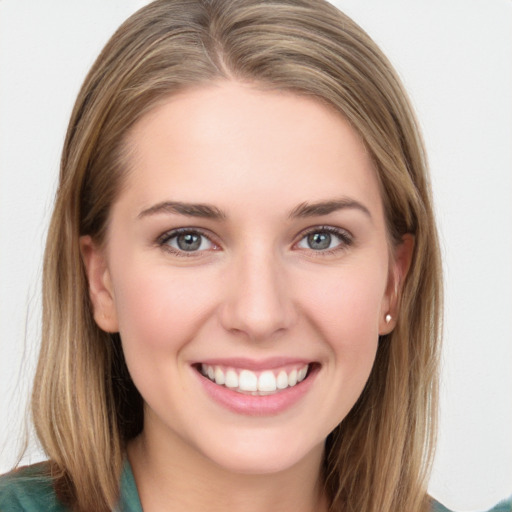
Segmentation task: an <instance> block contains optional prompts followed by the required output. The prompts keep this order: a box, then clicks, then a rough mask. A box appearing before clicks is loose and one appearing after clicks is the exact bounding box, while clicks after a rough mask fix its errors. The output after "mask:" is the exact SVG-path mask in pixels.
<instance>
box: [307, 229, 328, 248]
mask: <svg viewBox="0 0 512 512" xmlns="http://www.w3.org/2000/svg"><path fill="white" fill-rule="evenodd" d="M331 239H332V237H331V234H330V233H311V234H310V235H308V236H307V241H308V246H309V248H310V249H314V250H315V251H323V250H324V249H329V247H330V246H331Z"/></svg>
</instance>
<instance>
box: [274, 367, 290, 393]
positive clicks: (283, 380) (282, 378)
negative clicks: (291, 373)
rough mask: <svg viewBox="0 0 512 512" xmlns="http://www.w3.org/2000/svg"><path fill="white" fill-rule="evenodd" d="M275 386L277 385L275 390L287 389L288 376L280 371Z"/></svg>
mask: <svg viewBox="0 0 512 512" xmlns="http://www.w3.org/2000/svg"><path fill="white" fill-rule="evenodd" d="M276 385H277V389H285V388H287V387H288V374H287V373H286V372H285V371H284V370H281V371H280V372H279V373H278V374H277V383H276Z"/></svg>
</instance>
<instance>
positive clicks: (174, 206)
mask: <svg viewBox="0 0 512 512" xmlns="http://www.w3.org/2000/svg"><path fill="white" fill-rule="evenodd" d="M159 213H178V214H179V215H186V216H187V217H201V218H204V219H214V220H224V219H225V218H226V214H225V213H224V212H223V211H222V210H219V208H217V207H216V206H213V205H210V204H204V203H182V202H180V201H163V202H161V203H158V204H155V205H154V206H151V208H148V209H146V210H143V211H142V212H140V213H139V215H138V218H139V219H141V218H143V217H147V216H148V215H156V214H159Z"/></svg>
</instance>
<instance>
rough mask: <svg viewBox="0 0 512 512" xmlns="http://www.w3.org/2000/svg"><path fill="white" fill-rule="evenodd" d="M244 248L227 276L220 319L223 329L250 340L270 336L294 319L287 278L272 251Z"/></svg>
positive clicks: (288, 325)
mask: <svg viewBox="0 0 512 512" xmlns="http://www.w3.org/2000/svg"><path fill="white" fill-rule="evenodd" d="M247 252H251V254H247ZM247 252H244V254H243V255H240V256H239V257H238V260H237V261H236V262H235V263H234V264H233V265H232V267H231V268H230V270H229V271H228V272H229V275H228V276H226V282H225V284H226V287H225V290H224V294H223V295H224V301H223V304H222V306H221V312H220V317H221V323H222V325H223V327H224V328H225V329H226V330H228V331H230V332H232V333H236V334H238V335H242V336H244V337H245V338H247V339H249V340H252V341H265V340H272V339H274V338H275V337H276V336H278V335H279V334H283V333H284V332H285V331H287V330H289V329H290V328H291V327H292V326H293V324H294V323H295V322H296V321H297V317H298V315H297V311H296V307H295V305H294V301H293V297H292V291H291V288H290V286H289V285H290V283H289V282H288V281H289V278H288V277H287V272H286V269H285V268H284V264H283V262H281V261H280V260H279V258H278V257H276V256H275V255H272V254H271V253H270V252H267V253H265V254H262V251H258V252H256V251H247Z"/></svg>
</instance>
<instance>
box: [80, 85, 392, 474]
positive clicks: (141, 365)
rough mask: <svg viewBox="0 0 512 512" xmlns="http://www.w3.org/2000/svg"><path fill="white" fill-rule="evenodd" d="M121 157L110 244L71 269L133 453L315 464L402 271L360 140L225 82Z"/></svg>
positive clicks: (174, 110) (333, 122) (159, 120)
mask: <svg viewBox="0 0 512 512" xmlns="http://www.w3.org/2000/svg"><path fill="white" fill-rule="evenodd" d="M128 142H129V146H130V148H131V154H130V157H129V167H130V169H129V174H128V176H127V180H126V183H125V186H124V187H123V189H122V190H121V192H120V195H119V197H118V199H117V201H116V202H115V203H114V205H113V207H112V210H111V216H110V221H109V226H108V234H107V239H106V244H105V245H104V248H103V249H100V248H97V247H96V246H94V245H93V244H92V242H91V241H90V240H89V239H88V238H84V239H83V240H82V251H83V254H84V259H85V261H86V265H87V269H88V275H89V280H90V286H91V297H92V301H93V304H94V309H95V318H96V321H97V322H98V324H99V325H100V327H102V328H103V329H105V330H108V331H117V330H118V331H119V332H120V335H121V339H122V344H123V350H124V353H125V357H126V362H127V365H128V368H129V371H130V374H131V376H132V378H133V381H134V383H135V385H136V386H137V388H138V389H139V391H140V393H141V395H142V397H143V398H144V401H145V425H144V435H146V436H147V437H148V438H150V437H151V436H152V438H153V439H157V438H158V439H160V441H161V442H162V443H165V440H168V441H169V442H172V443H174V444H175V445H176V443H178V444H180V445H183V446H186V447H187V450H189V452H190V453H192V454H196V455H200V456H201V457H202V458H203V460H204V458H206V459H208V460H210V461H213V462H214V463H216V464H217V465H220V466H221V467H224V468H227V469H229V470H232V471H237V472H249V473H269V472H275V471H279V470H283V469H286V468H288V467H291V466H293V465H294V464H296V463H298V462H299V461H301V460H303V459H305V458H306V457H307V456H309V455H311V454H321V452H322V449H323V443H324V440H325V438H326V436H327V435H328V434H329V432H331V431H332V430H333V429H334V428H335V427H336V425H338V424H339V423H340V422H341V421H342V420H343V418H344V417H345V416H346V415H347V413H348V412H349V410H350V409H351V408H352V406H353V405H354V403H355V402H356V400H357V398H358V397H359V395H360V394H361V392H362V390H363V387H364V385H365V383H366V381H367V379H368V376H369V373H370V370H371V368H372V365H373V362H374V359H375V354H376V350H377V345H378V337H379V334H383V333H385V332H388V331H389V330H391V328H392V323H393V322H391V323H389V324H386V322H385V315H386V313H387V312H388V310H389V308H390V307H391V306H390V298H391V295H392V292H391V291H392V290H393V287H394V283H393V275H394V272H395V271H396V270H397V268H396V267H397V266H398V265H399V264H400V263H399V262H395V258H393V259H390V257H391V256H390V254H391V255H392V254H393V252H392V251H391V252H390V250H389V245H388V240H387V236H386V229H385V221H384V214H383V207H382V201H381V197H380V192H379V186H378V184H377V180H376V177H375V170H374V167H373V165H372V161H371V159H370V157H369V155H368V153H367V151H366V150H365V147H364V145H363V144H362V142H361V140H360V138H359V137H358V136H357V135H356V133H355V132H354V131H353V130H352V129H351V127H350V126H349V124H348V123H347V122H346V121H345V120H344V119H343V118H342V117H341V116H340V115H339V114H337V113H335V112H334V111H333V110H331V109H329V108H328V107H326V106H324V105H322V104H321V103H319V102H317V101H315V100H313V99H311V98H307V97H302V96H299V95H295V94H292V93H284V92H275V91H273V92H269V91H266V92H265V91H262V90H258V89H256V88H254V87H252V86H249V85H242V84H238V83H233V82H222V83H216V84H212V85H209V86H207V87H206V86H205V87H204V88H198V89H193V90H189V91H187V92H185V93H182V94H180V95H176V96H173V97H171V98H170V99H169V100H168V101H167V102H166V103H164V104H162V105H160V106H158V107H157V108H156V109H155V110H154V111H152V112H151V113H150V114H148V115H146V116H145V117H144V118H143V119H142V120H141V121H139V122H138V123H137V124H136V125H135V127H134V129H133V130H132V131H131V132H130V135H129V139H128Z"/></svg>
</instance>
